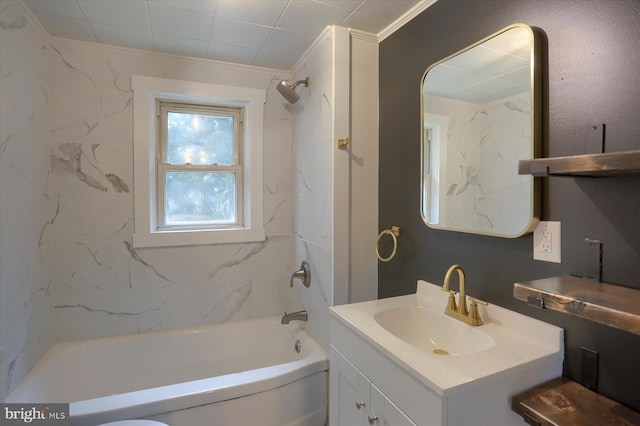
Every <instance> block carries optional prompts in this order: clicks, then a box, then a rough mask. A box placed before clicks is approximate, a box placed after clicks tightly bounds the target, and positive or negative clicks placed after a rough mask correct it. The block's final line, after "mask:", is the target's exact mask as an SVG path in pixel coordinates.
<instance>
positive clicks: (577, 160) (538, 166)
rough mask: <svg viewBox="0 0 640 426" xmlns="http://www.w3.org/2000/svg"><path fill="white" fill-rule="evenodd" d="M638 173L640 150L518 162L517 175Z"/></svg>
mask: <svg viewBox="0 0 640 426" xmlns="http://www.w3.org/2000/svg"><path fill="white" fill-rule="evenodd" d="M638 173H640V150H637V151H623V152H613V153H604V154H587V155H574V156H570V157H555V158H535V159H533V160H520V162H519V163H518V174H521V175H529V174H530V175H533V176H536V177H544V176H622V175H633V174H638Z"/></svg>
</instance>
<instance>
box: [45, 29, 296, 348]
mask: <svg viewBox="0 0 640 426" xmlns="http://www.w3.org/2000/svg"><path fill="white" fill-rule="evenodd" d="M48 63H49V99H50V128H51V134H50V136H51V190H52V193H53V197H54V199H55V204H56V206H55V209H56V211H57V215H56V219H55V221H54V223H53V226H52V230H51V232H52V238H53V244H54V247H55V250H54V253H53V265H54V268H53V288H54V290H55V303H54V306H53V309H54V311H55V316H56V325H57V336H56V337H57V339H58V340H61V341H64V340H75V339H84V338H95V337H103V336H110V335H120V334H126V333H138V332H145V331H149V330H158V329H170V328H176V327H184V326H193V325H197V324H201V323H213V322H219V321H230V320H239V319H246V318H251V317H260V316H269V315H278V314H282V313H283V312H284V310H285V308H286V307H287V306H289V305H291V304H295V301H296V299H295V297H296V296H295V292H294V291H293V290H290V289H289V271H290V270H291V269H292V266H291V265H290V262H291V259H290V256H289V253H291V244H292V240H291V238H290V233H291V228H292V225H291V223H292V219H291V217H292V216H291V197H290V194H291V182H290V167H289V165H290V158H291V157H290V152H291V130H290V125H291V124H290V123H291V120H290V113H289V112H288V111H287V110H286V109H285V107H284V105H285V104H286V103H285V102H284V100H283V99H282V98H281V97H280V95H279V94H278V93H277V91H276V90H275V85H276V84H277V82H278V81H280V80H281V79H288V78H290V76H289V75H287V74H286V73H283V75H279V74H278V73H274V72H269V71H268V70H264V69H258V68H249V67H241V66H233V65H228V64H227V65H224V64H219V63H215V62H212V61H201V60H194V59H187V58H181V57H176V56H171V55H161V54H151V53H149V54H147V53H142V52H137V51H130V50H125V49H119V48H111V47H107V46H102V45H95V44H86V43H74V42H67V41H62V40H53V41H52V43H51V44H50V47H49V50H48ZM133 74H137V75H145V76H151V77H162V78H171V79H178V80H190V81H197V82H204V83H214V84H229V85H235V86H242V87H253V88H262V89H266V90H267V102H266V105H265V127H264V153H265V154H264V165H265V166H264V222H265V229H266V233H267V239H266V241H265V242H262V243H249V244H223V245H215V246H192V247H172V248H150V249H133V248H132V245H131V236H132V232H133V185H134V182H133V145H132V144H133V139H132V137H133V124H134V123H133V122H132V91H131V85H130V78H131V75H133Z"/></svg>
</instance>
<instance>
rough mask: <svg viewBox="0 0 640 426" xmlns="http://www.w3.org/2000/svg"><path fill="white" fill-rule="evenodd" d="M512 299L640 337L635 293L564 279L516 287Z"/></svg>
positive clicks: (638, 297) (639, 309)
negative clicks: (540, 304)
mask: <svg viewBox="0 0 640 426" xmlns="http://www.w3.org/2000/svg"><path fill="white" fill-rule="evenodd" d="M513 296H514V297H515V298H516V299H519V300H523V301H525V302H528V303H530V304H532V305H534V306H537V307H544V308H547V309H552V310H555V311H560V312H564V313H567V314H571V315H576V316H579V317H581V318H585V319H588V320H591V321H595V322H598V323H601V324H605V325H608V326H610V327H614V328H618V329H620V330H625V331H628V332H631V333H635V334H640V303H638V300H640V290H638V289H634V288H629V287H623V286H619V285H615V284H608V283H604V282H596V281H590V280H587V279H584V278H578V277H573V276H571V275H563V276H560V277H552V278H546V279H541V280H535V281H527V282H521V283H515V284H514V285H513ZM529 298H531V299H529ZM540 301H541V302H542V305H543V306H539V303H540Z"/></svg>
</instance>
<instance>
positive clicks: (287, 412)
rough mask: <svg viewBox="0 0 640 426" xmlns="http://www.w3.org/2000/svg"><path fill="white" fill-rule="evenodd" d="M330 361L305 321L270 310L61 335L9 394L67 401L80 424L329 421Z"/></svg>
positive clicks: (13, 398)
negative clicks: (245, 316) (166, 326)
mask: <svg viewBox="0 0 640 426" xmlns="http://www.w3.org/2000/svg"><path fill="white" fill-rule="evenodd" d="M297 341H299V342H300V343H299V344H298V345H296V342H297ZM298 351H299V352H298ZM327 369H328V360H327V355H326V353H325V352H324V350H323V349H322V348H321V347H320V346H319V345H318V344H317V343H316V342H315V341H314V340H313V339H311V338H310V337H309V335H307V334H306V333H305V331H304V330H303V329H302V328H301V327H300V326H299V325H298V324H296V323H294V322H292V323H290V324H288V325H282V324H280V318H279V317H271V318H262V319H252V320H247V321H235V322H230V323H224V324H214V325H207V326H201V327H196V328H189V329H180V330H168V331H159V332H150V333H144V334H137V335H128V336H120V337H110V338H103V339H95V340H84V341H78V342H71V343H63V344H57V345H54V346H53V347H52V348H51V349H50V350H49V351H48V352H47V353H46V354H45V356H44V357H43V358H42V360H40V362H39V363H38V364H37V365H36V366H35V367H34V368H33V370H32V371H31V372H30V373H29V374H28V375H27V376H26V377H25V379H24V380H23V381H22V382H21V383H20V384H19V385H18V386H17V387H16V388H15V390H14V391H13V392H11V394H10V395H9V397H8V398H7V401H6V402H10V403H60V402H61V403H70V406H69V410H70V417H71V424H72V425H73V426H85V425H86V426H95V425H97V424H100V423H104V422H112V421H116V420H124V419H141V418H143V419H150V420H158V421H162V422H165V423H168V424H170V425H172V426H204V425H216V426H222V425H233V426H249V425H274V426H275V425H277V426H281V425H287V426H294V425H295V426H297V425H313V426H315V425H325V424H326V421H327V380H328V379H327Z"/></svg>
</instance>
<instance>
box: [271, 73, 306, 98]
mask: <svg viewBox="0 0 640 426" xmlns="http://www.w3.org/2000/svg"><path fill="white" fill-rule="evenodd" d="M302 83H304V87H308V86H309V77H307V78H305V79H304V80H299V81H296V82H295V83H293V84H292V85H291V86H290V85H288V84H287V82H286V81H284V80H283V81H281V82H280V83H278V86H277V88H278V92H280V94H281V95H282V96H283V97H284V98H285V99H286V100H287V101H288V102H289V103H290V104H295V103H296V102H298V99H300V95H298V93H297V92H296V87H298V85H300V84H302Z"/></svg>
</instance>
